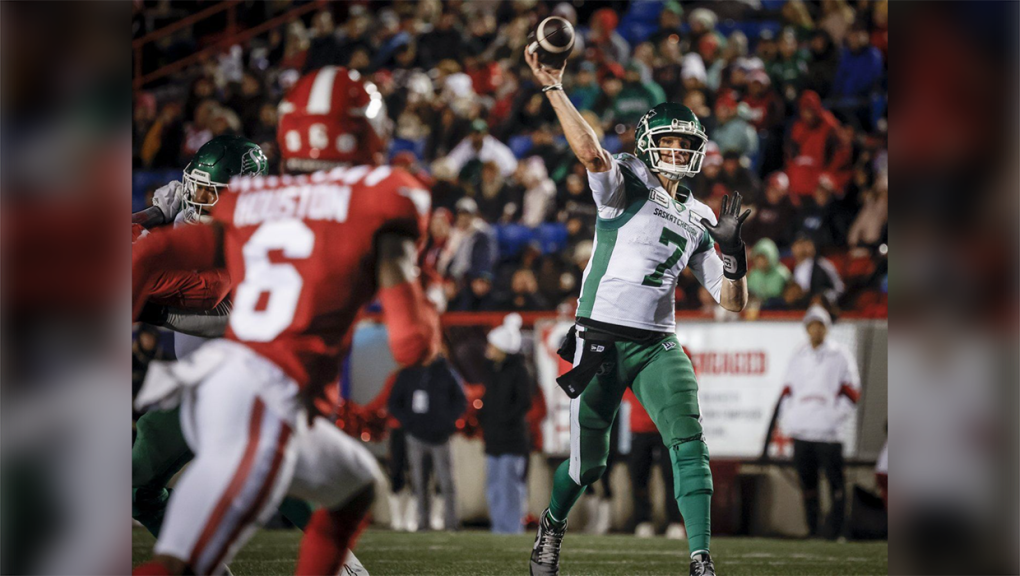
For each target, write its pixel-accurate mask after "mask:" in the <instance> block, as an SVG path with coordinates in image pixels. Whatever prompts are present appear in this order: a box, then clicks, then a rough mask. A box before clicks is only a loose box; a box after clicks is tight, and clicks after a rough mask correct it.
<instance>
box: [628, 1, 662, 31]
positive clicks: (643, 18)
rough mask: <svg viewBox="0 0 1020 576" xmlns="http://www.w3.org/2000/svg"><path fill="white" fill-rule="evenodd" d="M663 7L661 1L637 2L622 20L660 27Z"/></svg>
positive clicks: (631, 4) (632, 4) (632, 3)
mask: <svg viewBox="0 0 1020 576" xmlns="http://www.w3.org/2000/svg"><path fill="white" fill-rule="evenodd" d="M662 7H663V3H662V2H661V0H636V1H635V2H631V3H630V8H628V9H627V13H626V14H624V16H623V18H622V19H621V20H628V21H632V22H640V23H642V24H655V25H658V23H659V14H660V13H662Z"/></svg>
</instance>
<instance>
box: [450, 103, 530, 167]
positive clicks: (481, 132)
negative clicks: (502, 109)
mask: <svg viewBox="0 0 1020 576" xmlns="http://www.w3.org/2000/svg"><path fill="white" fill-rule="evenodd" d="M476 158H477V159H478V160H480V161H482V162H495V163H496V165H497V166H499V171H500V174H502V175H503V176H504V177H506V176H510V175H511V174H513V173H514V170H516V169H517V157H515V156H514V153H513V152H512V151H511V150H510V148H509V147H508V146H507V145H506V144H503V143H502V142H500V141H499V140H497V139H496V138H495V137H493V136H492V135H490V134H489V125H488V124H486V123H485V120H482V119H480V118H479V119H477V120H475V121H474V122H472V123H471V133H470V134H469V135H468V137H467V138H465V139H464V140H463V141H462V142H461V143H460V144H458V145H457V146H456V147H455V148H454V149H453V150H451V151H450V153H449V154H447V156H446V159H447V160H449V161H450V166H451V168H453V170H455V171H457V172H460V170H461V168H463V167H464V165H465V164H467V163H468V161H469V160H473V159H476Z"/></svg>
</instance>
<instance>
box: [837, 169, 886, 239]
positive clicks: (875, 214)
mask: <svg viewBox="0 0 1020 576" xmlns="http://www.w3.org/2000/svg"><path fill="white" fill-rule="evenodd" d="M888 220H889V177H888V176H886V175H885V174H882V175H881V176H879V177H878V178H877V179H876V180H875V185H874V186H872V187H871V188H870V189H869V190H867V191H865V193H864V195H863V202H862V205H861V209H860V211H859V212H858V213H857V218H855V219H854V222H853V224H851V225H850V232H849V233H848V234H847V244H848V245H849V246H850V248H862V249H874V248H876V247H877V246H878V245H879V244H880V243H882V241H883V240H884V239H885V236H886V235H887V232H886V226H887V225H888Z"/></svg>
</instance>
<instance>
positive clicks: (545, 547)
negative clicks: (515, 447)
mask: <svg viewBox="0 0 1020 576" xmlns="http://www.w3.org/2000/svg"><path fill="white" fill-rule="evenodd" d="M566 532H567V523H566V522H564V523H563V524H562V525H561V526H556V525H555V524H553V522H552V520H550V519H549V509H548V508H546V509H545V511H544V512H542V520H541V521H540V522H539V523H538V536H535V546H534V547H532V549H531V576H559V573H560V545H561V544H562V543H563V535H564V534H566ZM692 566H693V565H692ZM692 570H693V568H692ZM713 574H715V573H714V572H713Z"/></svg>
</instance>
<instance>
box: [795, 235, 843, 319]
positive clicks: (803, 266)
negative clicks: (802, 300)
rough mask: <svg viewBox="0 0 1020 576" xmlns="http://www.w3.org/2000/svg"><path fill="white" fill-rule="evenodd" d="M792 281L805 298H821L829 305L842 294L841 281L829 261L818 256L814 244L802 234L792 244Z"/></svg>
mask: <svg viewBox="0 0 1020 576" xmlns="http://www.w3.org/2000/svg"><path fill="white" fill-rule="evenodd" d="M793 281H794V282H795V283H796V284H797V286H798V287H799V288H800V290H801V293H802V294H803V295H804V296H805V297H806V298H812V299H813V298H814V297H816V296H822V297H824V298H825V300H826V302H827V303H828V304H830V305H833V304H835V303H836V301H837V300H838V299H839V297H840V296H841V295H842V294H843V290H844V286H843V280H842V279H841V278H840V277H839V272H837V271H836V267H835V266H833V265H832V262H830V261H829V260H827V259H825V258H823V257H821V256H818V252H817V250H816V249H815V242H814V240H812V239H811V236H810V235H808V234H804V233H803V232H801V233H798V234H797V238H796V240H794V242H793Z"/></svg>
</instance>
